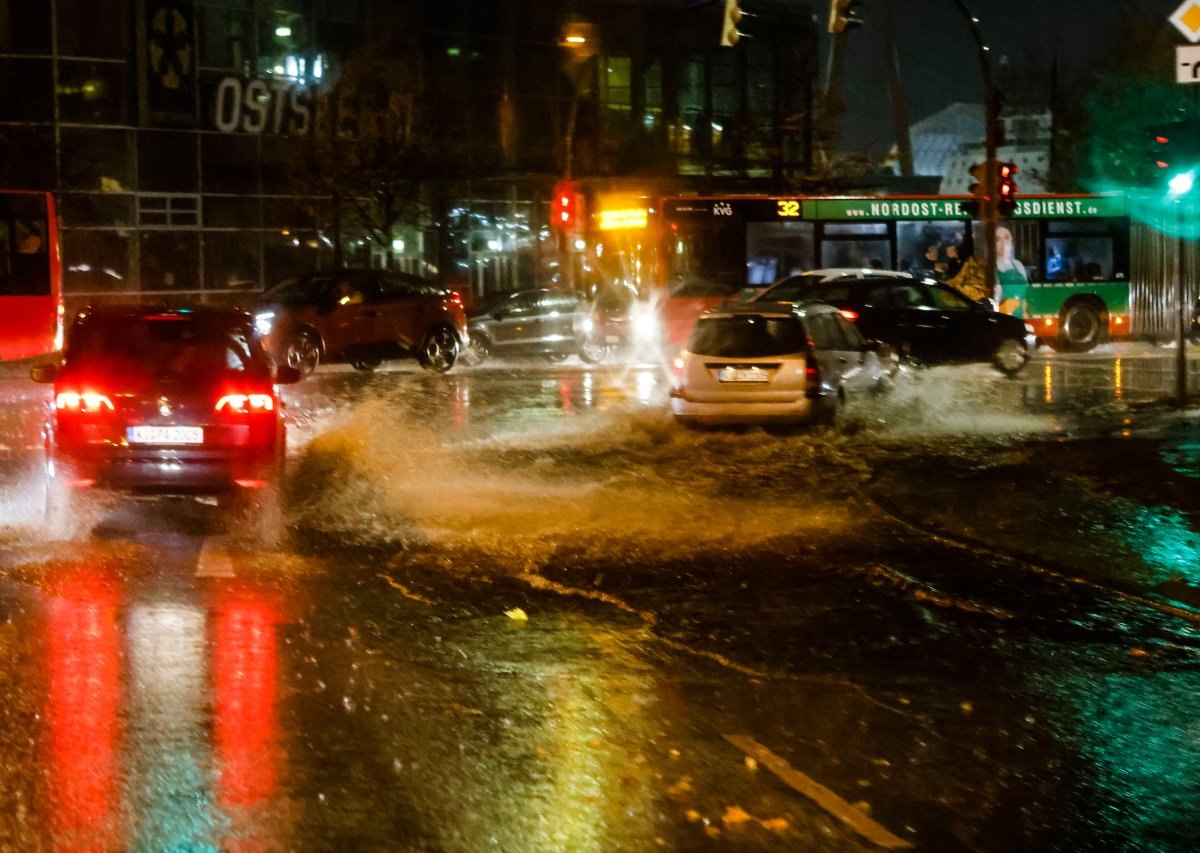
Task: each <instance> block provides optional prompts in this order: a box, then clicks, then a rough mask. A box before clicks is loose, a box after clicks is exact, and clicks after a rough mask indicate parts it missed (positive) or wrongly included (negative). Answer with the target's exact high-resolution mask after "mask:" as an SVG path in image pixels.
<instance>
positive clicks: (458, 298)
mask: <svg viewBox="0 0 1200 853" xmlns="http://www.w3.org/2000/svg"><path fill="white" fill-rule="evenodd" d="M450 301H451V302H453V303H454V304H455V305H458V306H459V307H462V304H463V299H462V294H461V293H459V292H458V291H457V290H451V291H450Z"/></svg>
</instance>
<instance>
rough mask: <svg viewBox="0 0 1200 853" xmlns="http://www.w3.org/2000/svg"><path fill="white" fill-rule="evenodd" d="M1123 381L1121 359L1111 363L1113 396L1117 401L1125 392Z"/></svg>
mask: <svg viewBox="0 0 1200 853" xmlns="http://www.w3.org/2000/svg"><path fill="white" fill-rule="evenodd" d="M1124 380H1125V377H1124V374H1123V372H1122V370H1121V359H1119V358H1118V359H1117V360H1116V361H1115V362H1113V396H1114V397H1116V398H1117V399H1118V400H1120V399H1121V395H1122V394H1123V393H1124V391H1125V386H1124Z"/></svg>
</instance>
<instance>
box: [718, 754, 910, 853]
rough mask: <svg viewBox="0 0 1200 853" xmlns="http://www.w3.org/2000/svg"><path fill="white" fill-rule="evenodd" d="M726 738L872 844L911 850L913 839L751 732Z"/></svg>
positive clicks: (892, 848)
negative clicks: (894, 832) (888, 826)
mask: <svg viewBox="0 0 1200 853" xmlns="http://www.w3.org/2000/svg"><path fill="white" fill-rule="evenodd" d="M725 740H727V741H729V742H730V743H731V744H733V745H734V746H736V747H737V748H738V749H740V750H741V751H742V752H744V753H746V755H748V756H750V757H751V758H753V759H754V760H755V761H757V762H758V763H759V764H762V765H763V766H765V767H767V768H768V769H769V770H770V771H771V772H772V773H774V774H775V775H776V776H778V777H779V778H780V779H782V780H783V781H784V782H785V783H787V785H788V786H789V787H791V788H793V789H795V790H796V791H798V792H800V793H801V794H803V795H804V796H806V797H808V798H809V799H810V800H812V801H813V802H814V803H816V804H817V805H818V806H820V807H821V808H823V809H825V811H827V812H829V813H830V814H831V815H833V816H834V817H836V818H837V819H838V820H840V821H841V822H842V823H844V824H846V826H848V827H850V828H851V829H853V830H854V831H855V832H857V833H858V834H859V835H861V836H862V837H863V838H865V839H867V840H868V841H870V842H871V843H872V844H877V845H878V846H880V847H886V848H888V849H889V850H911V849H912V847H913V845H912V843H911V842H908V841H905V840H904V839H903V838H898V837H897V836H895V835H892V833H890V832H888V831H887V830H886V829H885V828H884V827H882V826H880V825H879V824H878V823H876V822H875V821H873V820H871V818H869V817H867V816H866V815H865V814H863V813H862V812H861V811H859V810H858V809H856V808H855V807H854V806H852V805H850V804H849V803H848V802H846V801H845V800H843V799H842V798H841V797H839V796H838V795H837V794H835V793H834V792H833V791H831V790H829V789H828V788H826V787H825V786H824V785H822V784H820V783H819V782H817V781H816V780H814V779H810V778H809V777H808V776H805V775H804V774H803V773H801V772H800V771H799V770H797V769H796V768H794V767H792V765H790V764H788V763H787V761H785V760H784V759H783V758H781V757H779V756H778V755H776V754H775V753H773V752H771V750H769V749H767V748H766V747H765V746H763V745H762V744H761V743H759V742H758V741H756V740H755V739H754V738H752V737H750V736H749V735H725Z"/></svg>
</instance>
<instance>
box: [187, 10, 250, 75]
mask: <svg viewBox="0 0 1200 853" xmlns="http://www.w3.org/2000/svg"><path fill="white" fill-rule="evenodd" d="M244 6H245V4H243V3H235V5H234V7H233V8H226V7H220V8H217V7H205V6H202V7H200V8H198V9H197V10H196V18H197V40H198V42H199V50H200V67H202V68H210V69H220V70H224V71H237V72H239V73H242V72H245V71H248V70H249V67H250V63H251V61H252V58H253V56H254V37H253V32H254V19H253V18H252V17H251V15H250V13H249V12H248V11H245V9H244Z"/></svg>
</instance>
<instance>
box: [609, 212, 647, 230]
mask: <svg viewBox="0 0 1200 853" xmlns="http://www.w3.org/2000/svg"><path fill="white" fill-rule="evenodd" d="M596 216H597V223H596V224H597V227H598V228H599V229H600V230H601V231H624V230H628V229H631V228H645V227H646V225H647V223H649V221H650V214H649V213H647V212H646V208H644V207H630V208H625V209H622V210H601V211H600V212H599V213H598V214H597V215H596Z"/></svg>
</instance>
